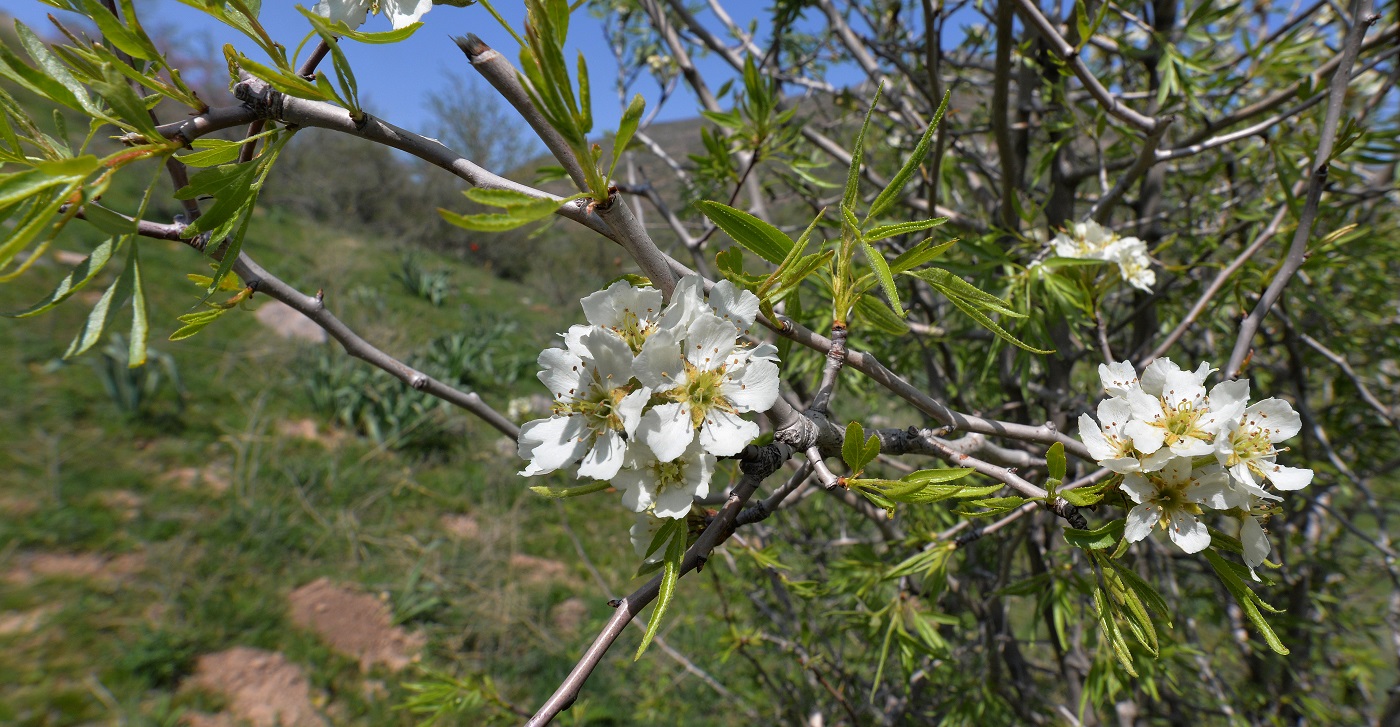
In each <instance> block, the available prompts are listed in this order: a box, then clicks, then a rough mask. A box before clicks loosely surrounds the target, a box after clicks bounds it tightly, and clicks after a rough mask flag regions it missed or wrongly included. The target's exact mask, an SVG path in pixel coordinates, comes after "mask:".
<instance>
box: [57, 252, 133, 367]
mask: <svg viewBox="0 0 1400 727" xmlns="http://www.w3.org/2000/svg"><path fill="white" fill-rule="evenodd" d="M135 247H136V246H135V245H133V246H132V249H133V250H134V249H135ZM135 276H136V255H135V253H134V252H128V253H127V256H126V267H125V268H123V269H122V273H121V275H119V276H117V279H116V280H115V281H113V282H112V285H111V286H110V287H108V288H107V292H105V293H103V294H102V297H101V298H99V299H98V301H97V305H95V306H93V308H92V312H91V313H89V314H88V317H87V321H86V322H84V323H83V328H82V330H80V331H78V335H77V336H75V337H74V338H73V342H72V343H70V344H69V345H68V350H67V351H65V352H64V354H63V358H65V359H69V358H73V357H74V356H78V355H80V354H82V353H83V352H85V351H87V350H88V349H90V348H92V347H93V345H94V344H96V343H97V341H98V340H99V339H101V338H102V332H103V331H104V330H106V329H107V324H109V323H111V322H112V319H113V318H114V317H115V316H116V314H117V311H118V310H119V309H120V308H121V307H122V306H123V305H125V304H126V301H127V299H128V298H130V297H131V289H132V285H133V284H134V281H135Z"/></svg>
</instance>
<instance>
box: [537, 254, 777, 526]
mask: <svg viewBox="0 0 1400 727" xmlns="http://www.w3.org/2000/svg"><path fill="white" fill-rule="evenodd" d="M704 290H705V289H704V281H703V280H702V279H701V278H700V277H699V276H689V277H686V278H683V279H682V280H681V281H680V282H679V283H678V284H677V285H676V289H675V291H674V292H673V293H672V295H671V302H670V304H669V305H667V306H666V307H665V308H664V309H663V308H662V305H661V293H660V292H659V291H657V290H655V289H653V288H634V287H633V286H632V285H630V284H628V283H627V282H626V281H618V282H616V283H613V284H612V285H611V286H610V287H608V289H607V290H602V291H599V292H596V293H593V294H591V295H589V296H588V297H586V298H584V299H583V301H582V303H583V311H584V314H585V316H586V317H587V319H588V323H589V325H586V326H584V325H576V326H573V327H572V328H570V329H569V332H568V333H566V334H565V335H564V342H565V348H550V349H546V350H545V351H544V352H542V353H541V354H540V357H539V364H540V367H541V368H542V369H543V370H542V371H540V373H539V378H540V381H542V382H544V384H545V386H547V387H549V390H550V392H551V393H553V395H554V415H553V416H551V417H549V418H548V419H537V420H535V421H532V422H527V423H526V424H525V426H523V427H521V429H520V441H519V446H520V457H521V458H522V459H525V460H528V461H529V466H527V467H526V468H525V469H524V470H523V471H522V472H521V473H520V474H522V475H538V474H545V473H548V472H553V471H554V470H556V469H559V468H561V467H566V466H572V465H574V464H575V463H577V466H578V475H579V476H580V477H591V478H593V479H597V480H615V481H616V482H617V484H618V486H619V488H625V490H626V492H625V493H624V495H623V498H622V501H623V503H624V504H626V505H627V506H628V507H630V508H631V509H632V510H633V511H635V512H639V513H641V512H651V513H653V514H655V515H656V516H657V517H663V518H667V517H668V518H677V519H679V518H683V517H685V516H686V513H688V512H689V511H690V503H691V500H692V498H694V497H704V496H705V495H707V494H709V487H710V476H711V474H712V473H713V472H714V466H715V459H716V458H717V457H728V456H731V455H735V454H738V453H739V451H740V450H741V449H743V448H744V446H745V445H747V444H748V443H749V442H751V441H753V439H754V438H755V437H757V436H758V425H757V424H755V423H753V422H751V421H748V420H746V419H744V418H743V417H741V416H740V414H743V413H746V412H754V411H764V410H765V409H768V408H769V407H771V406H772V405H773V402H774V401H776V400H777V398H778V366H777V363H776V362H777V360H778V357H777V349H776V348H774V347H773V346H772V345H770V344H760V345H758V346H756V347H753V348H748V347H745V346H744V345H742V344H741V342H740V340H739V338H740V336H741V335H743V334H745V333H747V332H748V330H749V328H750V327H751V326H753V322H754V318H755V317H756V316H757V315H758V298H757V297H755V296H754V294H753V293H750V292H748V291H747V290H742V289H740V288H738V287H736V286H735V285H734V284H733V283H730V282H729V281H727V280H726V281H722V282H720V283H718V284H716V285H715V286H714V288H713V289H712V290H711V292H710V295H709V297H708V299H707V298H706V296H705V293H704Z"/></svg>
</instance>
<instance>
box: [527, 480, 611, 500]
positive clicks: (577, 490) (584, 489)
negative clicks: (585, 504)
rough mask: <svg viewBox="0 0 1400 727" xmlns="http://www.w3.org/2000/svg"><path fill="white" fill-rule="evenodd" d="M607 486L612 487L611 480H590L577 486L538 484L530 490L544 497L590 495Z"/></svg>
mask: <svg viewBox="0 0 1400 727" xmlns="http://www.w3.org/2000/svg"><path fill="white" fill-rule="evenodd" d="M609 487H612V483H611V482H606V481H598V482H590V483H588V484H586V485H579V486H577V487H547V486H544V485H539V486H537V487H531V488H530V491H531V492H533V493H535V494H536V495H543V496H544V497H551V498H563V497H578V496H580V495H591V494H593V493H595V492H602V491H603V490H606V489H608V488H609Z"/></svg>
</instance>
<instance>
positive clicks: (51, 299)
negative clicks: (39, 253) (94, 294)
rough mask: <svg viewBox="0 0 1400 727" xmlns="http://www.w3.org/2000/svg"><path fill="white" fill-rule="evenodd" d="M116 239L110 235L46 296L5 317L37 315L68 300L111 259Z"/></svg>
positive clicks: (116, 242)
mask: <svg viewBox="0 0 1400 727" xmlns="http://www.w3.org/2000/svg"><path fill="white" fill-rule="evenodd" d="M118 239H119V238H116V237H110V238H108V239H107V241H106V242H104V243H102V244H101V245H98V246H97V249H95V250H93V251H92V254H90V255H88V256H87V257H85V258H83V261H82V262H80V263H78V264H77V265H76V266H74V267H73V269H72V270H70V271H68V274H67V275H65V276H64V277H63V279H62V280H60V281H58V285H56V286H54V289H53V291H52V292H51V293H49V294H48V297H46V298H44V299H43V300H41V301H39V302H38V303H35V304H34V305H31V306H29V307H28V308H25V309H24V310H22V311H19V312H16V313H5V314H3V315H4V316H5V317H6V318H28V317H30V316H37V315H39V314H40V313H43V312H45V311H47V310H50V309H52V308H53V307H54V306H56V305H58V304H59V303H62V302H63V301H65V300H68V298H69V297H70V296H72V295H73V294H74V293H76V292H78V291H79V290H82V289H83V286H85V285H87V284H88V283H90V282H92V279H93V278H95V277H97V274H98V273H100V272H102V268H104V267H106V266H107V261H108V260H110V259H112V253H113V252H114V251H115V250H116V249H117V248H118V247H119V244H118Z"/></svg>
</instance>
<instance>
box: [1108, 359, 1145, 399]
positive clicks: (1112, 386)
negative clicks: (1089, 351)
mask: <svg viewBox="0 0 1400 727" xmlns="http://www.w3.org/2000/svg"><path fill="white" fill-rule="evenodd" d="M1099 381H1101V382H1102V383H1103V388H1104V391H1107V392H1108V393H1109V394H1110V395H1111V396H1123V395H1125V394H1127V393H1128V389H1131V388H1133V387H1135V386H1137V384H1138V375H1137V370H1136V369H1134V368H1133V362H1132V361H1118V362H1117V363H1109V364H1099Z"/></svg>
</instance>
